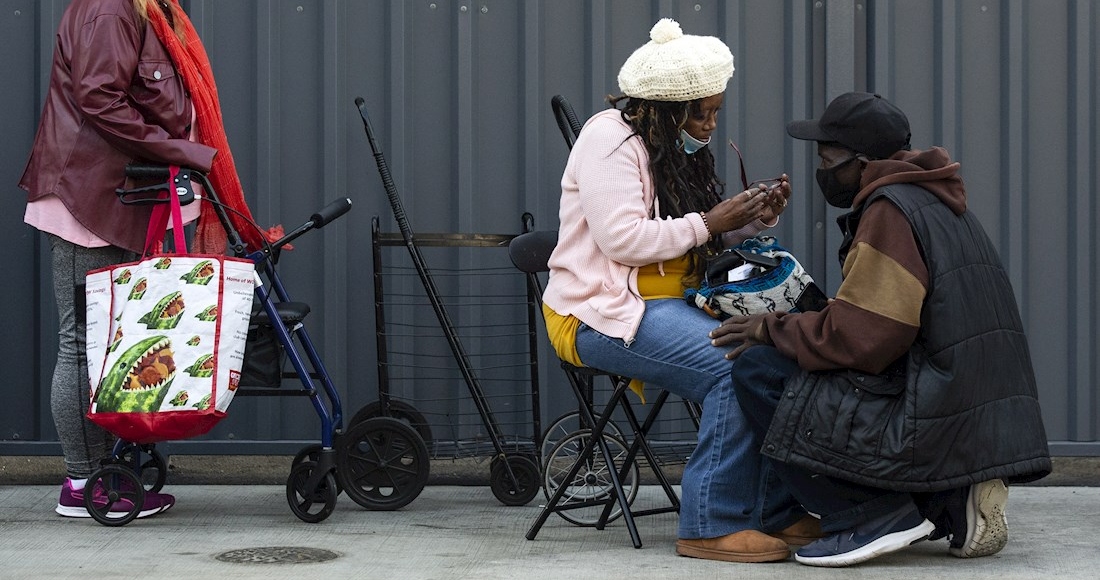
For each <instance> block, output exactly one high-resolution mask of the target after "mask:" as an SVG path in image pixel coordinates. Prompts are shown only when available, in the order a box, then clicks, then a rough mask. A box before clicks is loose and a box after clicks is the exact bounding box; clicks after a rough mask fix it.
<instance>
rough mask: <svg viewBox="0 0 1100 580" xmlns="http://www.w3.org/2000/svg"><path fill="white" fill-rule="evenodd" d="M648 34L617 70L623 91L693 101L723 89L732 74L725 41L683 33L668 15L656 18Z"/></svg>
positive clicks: (620, 87)
mask: <svg viewBox="0 0 1100 580" xmlns="http://www.w3.org/2000/svg"><path fill="white" fill-rule="evenodd" d="M649 38H650V39H651V40H650V41H649V42H647V43H646V44H644V45H643V46H641V47H640V48H638V50H635V51H634V54H631V55H630V58H628V59H626V62H625V63H624V64H623V68H622V69H620V70H619V89H620V90H621V91H622V92H623V94H625V95H627V96H628V97H635V98H639V99H648V100H651V101H693V100H695V99H701V98H704V97H709V96H711V95H717V94H718V93H721V92H724V91H725V90H726V83H727V82H728V81H729V80H730V77H732V76H733V54H732V53H730V49H729V47H728V46H726V44H725V43H724V42H722V41H721V40H718V39H717V38H715V37H713V36H693V35H690V34H684V31H683V30H681V28H680V24H679V23H677V22H676V21H675V20H673V19H671V18H662V19H660V20H659V21H657V24H654V25H653V28H652V29H651V30H650V31H649Z"/></svg>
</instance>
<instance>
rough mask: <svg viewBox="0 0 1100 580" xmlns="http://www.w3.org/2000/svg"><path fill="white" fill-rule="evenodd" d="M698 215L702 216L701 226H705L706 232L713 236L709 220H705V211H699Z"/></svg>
mask: <svg viewBox="0 0 1100 580" xmlns="http://www.w3.org/2000/svg"><path fill="white" fill-rule="evenodd" d="M699 217H701V218H703V227H704V228H707V233H708V234H710V235H712V236H713V235H714V231H713V230H711V229H710V222H708V221H707V212H705V211H701V212H699Z"/></svg>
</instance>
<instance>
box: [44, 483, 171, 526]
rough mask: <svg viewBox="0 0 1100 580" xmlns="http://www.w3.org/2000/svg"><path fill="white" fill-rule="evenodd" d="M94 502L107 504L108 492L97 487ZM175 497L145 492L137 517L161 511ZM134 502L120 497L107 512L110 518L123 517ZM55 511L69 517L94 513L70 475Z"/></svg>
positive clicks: (62, 489) (94, 492)
mask: <svg viewBox="0 0 1100 580" xmlns="http://www.w3.org/2000/svg"><path fill="white" fill-rule="evenodd" d="M92 493H93V494H94V495H93V496H92V497H93V502H95V505H97V506H103V505H107V494H106V493H104V491H103V489H102V488H99V487H97V488H96V489H95V490H94V491H93V492H92ZM165 496H167V498H171V501H169V502H167V503H166V501H165ZM175 501H176V500H175V498H173V497H172V496H170V495H167V494H158V493H147V494H145V501H144V502H142V506H141V508H142V509H141V511H140V512H138V515H137V517H139V518H144V517H147V516H151V515H153V514H157V513H160V512H162V511H164V510H166V509H168V508H169V507H171V505H172V504H174V503H175ZM132 506H133V504H132V503H131V502H130V500H128V499H120V500H118V501H116V502H115V503H114V504H112V505H111V509H110V511H108V512H107V517H109V518H121V517H124V516H125V515H126V514H128V513H130V509H131V508H132ZM54 511H55V512H57V513H58V514H60V515H62V516H65V517H67V518H90V517H92V514H90V513H88V509H87V508H85V507H84V490H83V489H73V484H72V480H71V479H70V478H68V477H66V478H65V483H64V484H62V485H61V497H60V498H59V499H58V500H57V507H56V508H54Z"/></svg>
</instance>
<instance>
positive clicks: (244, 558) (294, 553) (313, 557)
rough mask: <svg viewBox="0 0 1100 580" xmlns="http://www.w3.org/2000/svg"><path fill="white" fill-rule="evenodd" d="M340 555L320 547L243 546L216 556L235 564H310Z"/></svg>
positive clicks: (218, 558)
mask: <svg viewBox="0 0 1100 580" xmlns="http://www.w3.org/2000/svg"><path fill="white" fill-rule="evenodd" d="M338 556H339V554H337V553H336V552H330V551H328V550H321V549H318V548H295V547H285V546H277V547H272V548H242V549H240V550H230V551H228V552H222V553H221V554H218V555H217V556H215V558H216V559H217V560H220V561H222V562H232V563H234V564H309V563H311V562H326V561H328V560H334V559H336V558H337V557H338Z"/></svg>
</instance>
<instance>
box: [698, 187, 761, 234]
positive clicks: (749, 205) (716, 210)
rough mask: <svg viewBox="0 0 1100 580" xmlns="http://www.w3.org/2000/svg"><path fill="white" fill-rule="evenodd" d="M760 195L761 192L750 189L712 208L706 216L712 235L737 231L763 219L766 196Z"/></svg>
mask: <svg viewBox="0 0 1100 580" xmlns="http://www.w3.org/2000/svg"><path fill="white" fill-rule="evenodd" d="M759 193H760V190H758V189H757V188H755V187H750V188H749V189H746V190H745V191H742V192H741V193H739V194H737V195H735V196H733V197H731V198H729V199H723V200H722V201H720V202H718V204H717V205H715V206H714V207H712V208H710V210H708V211H707V212H706V214H705V215H706V222H707V227H709V228H710V233H712V234H714V235H718V234H722V233H725V232H728V231H732V230H736V229H738V228H741V227H744V226H745V224H748V223H749V222H751V221H753V220H755V219H760V218H762V217H763V216H764V214H765V203H764V197H765V196H763V195H759Z"/></svg>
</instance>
